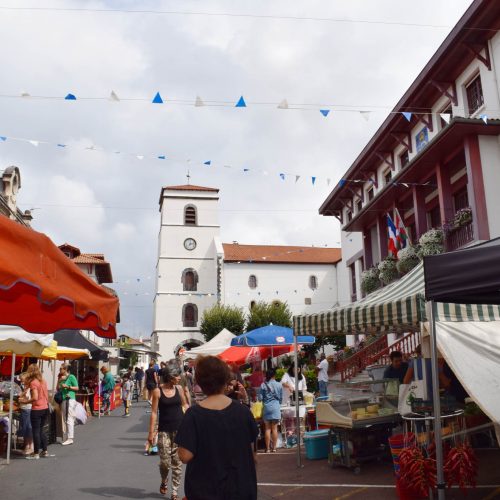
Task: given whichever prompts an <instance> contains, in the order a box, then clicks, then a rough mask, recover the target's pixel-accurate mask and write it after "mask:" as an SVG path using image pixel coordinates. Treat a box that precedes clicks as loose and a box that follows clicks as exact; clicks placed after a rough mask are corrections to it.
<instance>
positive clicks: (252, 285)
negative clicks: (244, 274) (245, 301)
mask: <svg viewBox="0 0 500 500" xmlns="http://www.w3.org/2000/svg"><path fill="white" fill-rule="evenodd" d="M248 286H249V287H250V288H251V289H252V290H253V289H255V288H257V276H255V274H251V275H250V276H249V277H248Z"/></svg>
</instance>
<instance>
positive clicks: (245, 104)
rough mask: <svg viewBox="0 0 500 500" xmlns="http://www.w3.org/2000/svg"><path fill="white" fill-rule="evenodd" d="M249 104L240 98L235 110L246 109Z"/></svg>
mask: <svg viewBox="0 0 500 500" xmlns="http://www.w3.org/2000/svg"><path fill="white" fill-rule="evenodd" d="M246 107H247V103H246V102H245V99H243V96H241V97H240V100H239V101H238V102H237V103H236V106H235V108H246Z"/></svg>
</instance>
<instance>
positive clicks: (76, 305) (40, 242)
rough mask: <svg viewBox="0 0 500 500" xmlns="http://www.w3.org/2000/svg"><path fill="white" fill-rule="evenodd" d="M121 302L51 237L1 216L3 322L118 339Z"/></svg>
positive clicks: (0, 321) (40, 330)
mask: <svg viewBox="0 0 500 500" xmlns="http://www.w3.org/2000/svg"><path fill="white" fill-rule="evenodd" d="M118 305H119V302H118V299H117V298H116V297H113V296H112V295H110V294H109V293H108V292H107V291H106V290H104V288H102V287H101V286H100V285H98V284H97V283H96V282H95V281H93V280H92V279H91V278H89V277H88V276H87V275H86V274H85V273H83V272H82V271H81V270H80V269H79V268H78V266H76V265H75V264H74V263H73V262H71V261H70V260H69V259H68V258H67V257H66V256H65V255H64V254H63V253H62V252H61V250H59V248H57V246H56V245H54V243H52V241H51V240H50V239H49V238H48V237H47V236H45V235H44V234H42V233H38V232H36V231H34V230H33V229H30V228H27V227H25V226H23V225H21V224H19V223H17V222H14V221H11V220H10V219H8V218H7V217H4V216H0V324H2V325H16V326H19V327H21V328H23V329H24V330H26V331H28V332H32V333H53V332H55V331H57V330H61V329H64V328H66V329H78V330H92V331H94V332H95V333H96V334H97V335H99V336H100V337H106V338H116V329H115V325H116V318H117V312H118Z"/></svg>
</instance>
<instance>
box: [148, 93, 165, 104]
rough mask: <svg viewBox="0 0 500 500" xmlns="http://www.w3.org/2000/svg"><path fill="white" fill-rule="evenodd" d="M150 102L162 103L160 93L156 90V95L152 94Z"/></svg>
mask: <svg viewBox="0 0 500 500" xmlns="http://www.w3.org/2000/svg"><path fill="white" fill-rule="evenodd" d="M151 102H152V103H153V104H163V99H162V98H161V95H160V93H159V92H156V95H155V96H154V98H153V100H152V101H151Z"/></svg>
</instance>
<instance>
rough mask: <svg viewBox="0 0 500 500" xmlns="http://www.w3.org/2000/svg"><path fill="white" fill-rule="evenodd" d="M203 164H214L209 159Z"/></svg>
mask: <svg viewBox="0 0 500 500" xmlns="http://www.w3.org/2000/svg"><path fill="white" fill-rule="evenodd" d="M203 165H207V166H208V167H209V166H210V165H212V161H211V160H208V161H206V162H204V163H203Z"/></svg>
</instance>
